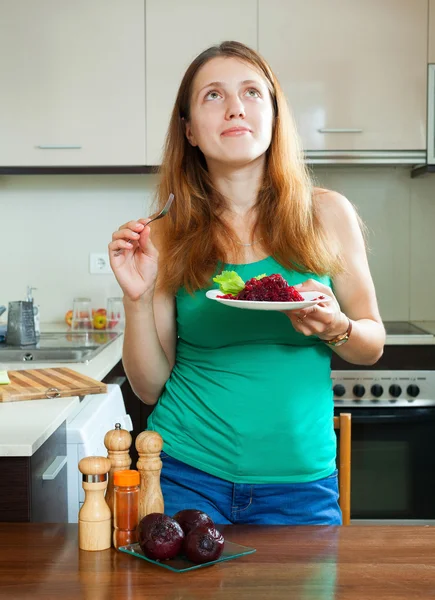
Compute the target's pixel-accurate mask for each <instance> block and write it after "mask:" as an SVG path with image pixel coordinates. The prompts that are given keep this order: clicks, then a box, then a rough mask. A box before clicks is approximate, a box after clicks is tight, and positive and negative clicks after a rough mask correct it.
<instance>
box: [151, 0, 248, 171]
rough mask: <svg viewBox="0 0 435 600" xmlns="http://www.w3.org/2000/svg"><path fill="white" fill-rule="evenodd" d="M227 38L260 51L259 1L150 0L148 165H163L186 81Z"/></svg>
mask: <svg viewBox="0 0 435 600" xmlns="http://www.w3.org/2000/svg"><path fill="white" fill-rule="evenodd" d="M225 40H237V41H239V42H243V43H245V44H247V45H248V46H250V47H252V48H254V49H256V47H257V0H237V2H234V0H220V2H216V1H215V0H183V2H181V1H180V2H178V1H175V0H147V2H146V90H147V93H146V122H147V164H148V165H158V164H160V163H161V159H162V149H163V143H164V139H165V135H166V131H167V128H168V124H169V119H170V114H171V111H172V107H173V105H174V102H175V97H176V94H177V90H178V87H179V85H180V83H181V78H182V76H183V74H184V72H185V70H186V68H187V67H188V65H189V64H190V62H191V61H192V60H193V59H194V58H195V56H197V55H198V54H200V52H202V51H203V50H205V49H206V48H208V47H209V46H212V45H214V44H218V43H220V42H223V41H225Z"/></svg>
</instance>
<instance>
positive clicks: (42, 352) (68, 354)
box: [0, 346, 102, 362]
mask: <svg viewBox="0 0 435 600" xmlns="http://www.w3.org/2000/svg"><path fill="white" fill-rule="evenodd" d="M101 350H102V348H101V346H91V347H89V348H71V349H70V350H68V349H64V348H45V349H41V348H32V349H26V348H16V349H12V348H8V349H7V350H0V362H21V361H32V360H33V361H34V362H86V361H87V360H91V358H94V356H96V355H97V354H98V353H99V352H101Z"/></svg>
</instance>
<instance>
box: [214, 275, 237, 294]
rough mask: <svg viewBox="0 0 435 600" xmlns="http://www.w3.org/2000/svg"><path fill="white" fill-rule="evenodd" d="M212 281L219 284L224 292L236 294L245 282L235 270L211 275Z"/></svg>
mask: <svg viewBox="0 0 435 600" xmlns="http://www.w3.org/2000/svg"><path fill="white" fill-rule="evenodd" d="M213 281H214V282H215V283H218V284H219V289H220V291H221V292H223V293H224V294H234V295H236V294H238V293H239V292H240V291H241V290H243V288H244V287H245V282H244V281H243V279H242V278H241V277H240V275H237V273H236V272H235V271H222V273H221V274H220V275H216V277H213Z"/></svg>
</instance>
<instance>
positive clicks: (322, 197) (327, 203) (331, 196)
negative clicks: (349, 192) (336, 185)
mask: <svg viewBox="0 0 435 600" xmlns="http://www.w3.org/2000/svg"><path fill="white" fill-rule="evenodd" d="M313 208H314V210H315V211H316V213H317V214H318V216H319V218H320V220H321V222H322V223H323V225H324V226H325V227H326V229H330V228H333V229H335V228H336V227H337V226H340V227H343V225H344V224H345V223H349V221H352V220H353V219H355V218H356V211H355V208H354V206H353V204H352V203H351V202H349V200H348V199H347V198H346V196H343V194H340V193H339V192H336V191H334V190H329V189H327V188H320V187H315V188H313Z"/></svg>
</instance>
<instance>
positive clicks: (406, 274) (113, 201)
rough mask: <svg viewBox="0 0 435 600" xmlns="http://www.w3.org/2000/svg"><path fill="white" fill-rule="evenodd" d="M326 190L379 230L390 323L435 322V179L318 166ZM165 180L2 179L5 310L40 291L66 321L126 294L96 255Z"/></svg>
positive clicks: (380, 285) (377, 256)
mask: <svg viewBox="0 0 435 600" xmlns="http://www.w3.org/2000/svg"><path fill="white" fill-rule="evenodd" d="M314 176H315V178H316V181H317V182H318V184H319V185H322V186H324V187H328V188H330V189H335V190H337V191H339V192H340V193H342V194H344V195H345V196H347V198H349V200H350V201H351V202H353V203H354V204H355V206H356V207H357V209H358V211H359V213H360V215H361V217H362V218H363V220H364V221H365V223H366V224H367V226H368V229H369V238H368V244H369V251H370V253H369V262H370V265H371V269H372V274H373V278H374V281H375V285H376V290H377V295H378V300H379V304H380V309H381V314H382V317H383V318H384V320H408V319H412V320H435V277H434V275H435V266H434V259H433V257H434V256H435V235H434V229H435V175H432V176H430V175H429V176H424V177H421V178H417V179H415V180H411V178H410V175H409V168H392V167H376V168H375V167H352V168H350V167H330V166H328V167H318V168H316V169H314ZM156 182H157V177H156V176H155V175H142V176H140V175H81V176H78V175H76V176H69V175H48V176H45V175H40V176H30V175H27V176H24V175H23V176H3V177H0V223H1V241H2V260H1V265H2V267H1V279H0V304H6V303H7V302H8V301H9V300H17V299H21V298H22V299H24V296H25V292H26V285H30V284H31V285H32V286H34V287H36V288H38V289H37V291H35V292H34V296H35V300H36V301H37V303H38V304H39V305H40V307H41V320H42V321H43V322H48V321H61V320H63V316H64V314H65V312H66V311H67V310H68V309H69V308H71V307H72V299H73V297H75V296H89V297H91V298H92V303H93V306H94V307H104V306H105V304H106V298H107V297H109V296H116V295H119V294H120V289H119V286H118V284H117V283H116V280H115V278H114V276H113V275H90V273H89V253H90V252H106V251H107V244H108V243H109V241H110V239H111V234H112V231H114V230H115V229H116V228H117V227H119V225H120V224H122V223H124V222H126V221H128V220H130V219H136V218H139V217H142V216H146V215H147V214H148V207H149V206H150V203H151V201H152V198H153V194H154V191H155V185H156Z"/></svg>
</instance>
